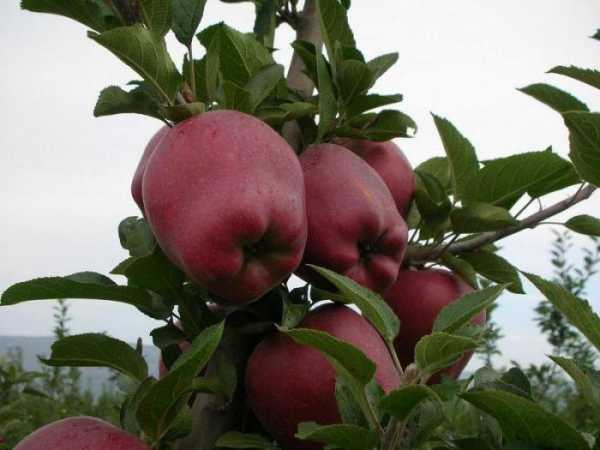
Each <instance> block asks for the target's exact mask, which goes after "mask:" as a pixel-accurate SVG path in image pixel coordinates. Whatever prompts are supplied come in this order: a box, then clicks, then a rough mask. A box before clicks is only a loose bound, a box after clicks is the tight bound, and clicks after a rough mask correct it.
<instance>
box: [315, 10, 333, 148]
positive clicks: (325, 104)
mask: <svg viewBox="0 0 600 450" xmlns="http://www.w3.org/2000/svg"><path fill="white" fill-rule="evenodd" d="M333 1H335V2H336V3H337V0H333ZM317 77H318V80H319V85H318V87H319V134H318V135H317V139H318V140H321V139H323V138H324V137H325V136H326V135H327V134H328V133H329V132H330V131H331V130H332V128H333V127H334V125H335V118H336V115H337V100H336V96H335V91H334V88H333V80H332V78H331V73H330V72H329V68H328V65H327V62H326V61H325V58H324V57H323V55H322V54H317Z"/></svg>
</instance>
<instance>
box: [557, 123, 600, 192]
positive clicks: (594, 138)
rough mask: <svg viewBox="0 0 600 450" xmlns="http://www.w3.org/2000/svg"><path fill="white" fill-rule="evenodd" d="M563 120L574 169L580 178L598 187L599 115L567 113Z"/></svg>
mask: <svg viewBox="0 0 600 450" xmlns="http://www.w3.org/2000/svg"><path fill="white" fill-rule="evenodd" d="M563 118H564V120H565V124H566V125H567V128H569V132H570V133H569V143H570V147H571V152H570V153H569V156H570V157H571V161H573V164H574V165H575V169H576V170H577V172H578V173H579V175H580V176H581V178H583V179H584V180H586V181H589V182H590V183H592V184H593V185H595V186H600V113H586V112H567V113H564V114H563Z"/></svg>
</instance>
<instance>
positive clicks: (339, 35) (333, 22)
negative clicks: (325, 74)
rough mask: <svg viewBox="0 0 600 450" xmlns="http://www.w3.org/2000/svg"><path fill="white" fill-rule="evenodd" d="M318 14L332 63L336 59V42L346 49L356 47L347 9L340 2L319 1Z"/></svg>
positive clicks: (336, 0) (331, 0)
mask: <svg viewBox="0 0 600 450" xmlns="http://www.w3.org/2000/svg"><path fill="white" fill-rule="evenodd" d="M317 13H318V15H319V21H320V23H321V35H322V37H323V42H324V43H325V47H326V48H327V54H328V55H329V60H330V61H334V59H335V44H336V42H339V43H340V44H341V45H343V46H346V47H356V43H355V41H354V35H353V34H352V30H351V29H350V25H349V24H348V16H347V12H346V8H344V7H343V6H342V5H341V4H340V2H338V0H317Z"/></svg>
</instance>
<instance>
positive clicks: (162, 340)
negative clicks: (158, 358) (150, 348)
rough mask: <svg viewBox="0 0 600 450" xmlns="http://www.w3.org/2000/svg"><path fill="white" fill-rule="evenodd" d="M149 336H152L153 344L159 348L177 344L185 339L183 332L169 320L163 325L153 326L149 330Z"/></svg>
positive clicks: (162, 348)
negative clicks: (152, 328) (153, 327)
mask: <svg viewBox="0 0 600 450" xmlns="http://www.w3.org/2000/svg"><path fill="white" fill-rule="evenodd" d="M150 336H152V343H153V344H154V346H155V347H158V348H159V349H161V350H164V349H165V348H167V347H170V346H172V345H177V344H179V343H181V342H183V341H185V339H186V335H185V333H184V332H183V331H182V330H181V328H179V327H178V326H176V325H175V324H174V323H173V322H169V323H167V324H166V325H165V326H163V327H159V328H155V329H154V330H152V331H151V332H150Z"/></svg>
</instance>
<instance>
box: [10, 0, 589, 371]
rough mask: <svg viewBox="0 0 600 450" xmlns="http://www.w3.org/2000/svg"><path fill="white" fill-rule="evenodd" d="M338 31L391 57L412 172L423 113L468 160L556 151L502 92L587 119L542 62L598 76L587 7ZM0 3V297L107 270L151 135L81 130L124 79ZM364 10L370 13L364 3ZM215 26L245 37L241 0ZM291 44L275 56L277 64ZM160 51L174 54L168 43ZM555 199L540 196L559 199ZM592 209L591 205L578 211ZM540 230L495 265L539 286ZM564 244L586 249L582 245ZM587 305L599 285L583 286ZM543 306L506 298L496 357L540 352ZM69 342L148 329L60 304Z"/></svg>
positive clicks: (44, 307) (18, 318)
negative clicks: (469, 150)
mask: <svg viewBox="0 0 600 450" xmlns="http://www.w3.org/2000/svg"><path fill="white" fill-rule="evenodd" d="M352 3H353V5H352V10H351V12H350V21H351V24H352V26H353V28H354V32H355V35H356V39H357V42H358V46H359V48H360V49H361V50H362V51H363V53H365V55H366V56H367V58H369V59H370V58H372V57H375V56H377V55H380V54H383V53H388V52H392V51H398V52H399V54H400V59H399V63H398V64H397V65H396V66H395V67H394V68H393V69H392V70H391V71H390V72H389V73H388V74H387V75H386V76H385V77H384V78H383V79H382V80H381V81H380V82H379V84H378V87H379V89H378V92H380V93H390V94H391V93H402V94H404V97H405V101H404V103H403V104H402V105H400V107H401V108H402V109H403V111H405V112H407V113H408V114H410V115H411V116H412V117H413V118H414V119H415V120H416V121H417V123H418V125H419V127H420V129H419V133H418V135H417V137H416V138H414V139H411V140H406V139H405V140H400V141H399V144H400V145H401V147H402V148H403V149H404V151H405V153H406V154H407V156H408V158H409V159H410V160H411V162H412V163H413V165H417V164H419V163H420V162H422V161H424V160H426V159H428V158H430V157H432V156H436V155H438V156H439V155H442V153H443V149H442V147H441V144H440V140H439V137H438V135H437V133H436V131H435V128H434V126H433V123H432V120H431V116H430V112H434V113H436V114H439V115H442V116H445V117H447V118H448V119H450V120H451V121H452V122H453V123H454V124H455V125H456V126H457V127H458V128H459V130H461V132H462V133H463V134H464V135H465V136H467V137H468V138H469V139H470V140H471V142H472V143H473V144H474V145H475V147H476V149H477V151H478V154H479V156H480V159H489V158H495V157H500V156H507V155H509V154H512V153H516V152H523V151H533V150H542V149H544V148H546V147H547V146H549V145H552V146H553V147H554V149H555V150H556V151H557V152H558V153H560V154H561V155H566V154H567V152H568V142H567V133H566V129H565V127H564V125H563V124H562V121H561V119H560V117H559V116H558V114H556V113H554V112H553V111H552V110H550V109H549V108H547V107H545V106H543V105H542V104H540V103H537V102H536V101H535V100H533V99H531V98H529V97H527V96H525V95H524V94H521V93H519V92H518V91H516V90H515V88H517V87H522V86H525V85H528V84H530V83H534V82H541V81H545V82H550V83H553V84H555V85H556V86H559V87H562V88H563V89H566V90H569V91H570V92H572V93H574V94H576V95H577V96H578V97H580V99H582V100H584V101H586V102H587V103H588V105H590V107H591V108H592V109H593V110H598V106H597V105H598V104H599V102H600V95H599V93H598V91H595V90H593V89H592V88H588V87H586V86H585V85H581V84H579V83H577V82H575V81H570V80H568V79H563V78H561V77H559V76H557V75H545V72H546V71H547V70H548V69H550V68H551V67H553V66H555V65H559V64H561V65H569V64H574V65H579V66H582V67H594V66H596V67H597V62H598V61H599V60H600V42H597V41H594V40H592V39H589V38H588V37H587V36H589V35H591V34H592V33H593V32H594V31H595V30H596V28H598V27H600V4H599V3H598V2H597V0H527V1H523V0H505V1H502V2H500V1H496V2H491V1H485V2H476V1H473V0H453V1H452V2H447V1H440V0H438V1H432V0H400V1H399V0H377V1H367V0H354V1H353V2H352ZM18 4H19V2H18V1H17V0H8V1H7V0H5V1H2V2H0V16H1V17H3V25H2V27H1V28H0V42H2V43H3V44H2V45H1V46H0V61H2V64H1V65H0V120H1V123H2V125H1V126H0V205H1V211H2V212H1V222H0V230H1V232H0V252H1V256H0V269H1V270H0V291H1V290H4V289H5V288H7V287H8V286H9V285H11V284H12V283H15V282H18V281H23V280H27V279H30V278H34V277H37V276H50V275H67V274H70V273H73V272H78V271H82V270H93V271H98V272H102V273H108V272H109V271H110V270H111V269H112V268H113V267H114V266H115V265H116V264H117V263H118V262H119V261H121V260H122V259H124V258H125V256H126V254H125V252H124V251H123V250H122V249H121V247H120V245H119V241H118V238H117V233H116V228H117V225H118V223H119V222H120V220H121V219H122V218H124V217H127V216H130V215H137V214H138V211H137V209H136V206H135V204H134V202H133V200H132V199H131V198H130V194H129V185H130V179H131V176H132V174H133V171H134V169H135V167H136V165H137V162H138V159H139V157H140V155H141V152H142V150H143V148H144V145H145V143H146V142H147V141H148V139H149V138H150V137H151V135H152V134H153V133H154V132H155V131H156V130H157V129H158V128H159V127H160V123H159V122H157V121H155V120H153V119H150V118H144V117H141V116H116V117H110V118H101V119H94V118H93V117H92V110H93V107H94V104H95V101H96V98H97V94H98V92H99V91H100V90H101V89H102V88H104V87H105V86H108V85H111V84H119V85H124V84H125V83H126V82H127V81H129V80H131V79H135V78H136V75H135V74H134V73H133V72H131V71H130V70H129V69H128V68H127V67H126V66H124V65H123V64H122V63H120V62H119V61H118V60H117V59H116V58H115V57H113V56H112V55H111V54H109V53H108V52H107V51H106V50H105V49H103V48H101V47H100V46H98V45H97V44H95V43H93V42H92V41H90V40H89V39H87V38H86V37H85V29H84V27H83V26H80V25H79V24H76V23H75V22H71V21H69V20H67V19H63V18H59V17H55V16H48V15H40V14H32V13H28V12H23V11H20V10H19V7H18ZM374 5H376V7H374ZM222 20H225V21H226V22H227V23H228V24H229V25H232V26H234V27H236V28H238V29H240V30H243V31H251V29H252V21H253V9H252V7H251V6H250V4H246V3H242V4H223V3H220V2H219V1H217V0H209V1H208V4H207V8H206V14H205V18H204V21H203V25H208V24H212V23H216V22H219V21H222ZM292 37H293V35H292V33H291V32H290V31H289V30H288V29H285V28H282V29H281V31H280V32H279V36H278V39H277V42H276V46H277V47H278V48H280V51H279V52H277V55H278V58H279V60H280V61H282V62H286V61H288V60H289V57H290V54H291V53H290V51H289V42H291V40H292ZM169 45H170V48H171V49H172V50H173V54H174V55H176V56H177V58H179V57H180V56H182V52H181V49H180V48H178V47H177V43H176V42H175V40H174V39H170V40H169ZM561 196H564V194H562V195H560V196H558V197H554V198H553V199H552V198H551V199H549V200H548V201H552V200H556V199H557V198H561ZM598 210H600V195H596V196H595V197H594V198H593V199H592V200H591V201H589V202H587V203H586V204H585V205H584V206H582V207H578V208H576V209H575V211H577V212H578V213H581V212H587V213H591V214H594V213H596V215H597V211H598ZM551 242H552V233H551V229H550V227H545V228H542V229H538V230H535V231H527V232H524V233H521V234H520V235H519V236H517V237H514V238H511V239H509V240H507V241H506V242H505V244H503V245H504V247H505V250H503V254H504V256H506V257H507V258H509V259H511V261H513V262H514V263H515V264H516V265H517V266H518V267H519V268H521V269H524V270H527V271H533V272H536V273H538V274H541V275H545V276H549V275H550V274H551V270H552V268H551V266H550V256H549V246H550V243H551ZM576 242H577V243H580V244H581V245H588V241H587V240H586V239H585V238H577V239H576ZM589 292H590V293H591V294H590V295H589V299H590V300H591V302H592V304H593V305H594V308H596V309H598V301H599V298H598V292H600V282H599V279H598V277H596V279H595V280H594V281H593V284H592V286H591V287H590V289H589ZM539 298H540V296H539V295H538V294H537V293H536V292H535V291H534V290H533V288H531V287H530V286H529V287H528V295H525V296H512V295H511V296H505V297H503V298H502V299H501V307H500V311H499V313H498V316H497V319H498V320H499V322H500V323H501V325H502V326H503V331H504V333H505V334H506V335H507V337H506V338H505V339H504V340H503V341H502V342H501V347H502V350H503V352H504V360H505V361H508V360H511V359H514V360H518V361H520V362H524V363H527V362H532V361H536V362H539V361H541V360H543V358H544V356H543V352H547V351H548V350H549V349H548V347H547V346H546V344H545V342H544V339H543V338H542V337H540V336H539V334H538V333H537V329H536V328H535V325H534V323H533V321H532V317H533V312H532V310H533V307H534V306H535V305H536V302H537V301H538V300H539ZM53 303H54V302H35V303H29V304H24V305H20V306H15V307H10V308H2V309H1V310H0V335H49V334H50V333H51V330H52V327H53V319H52V306H53ZM71 304H72V310H71V312H72V315H73V318H74V320H73V322H72V323H71V329H72V331H73V332H74V333H78V332H84V331H107V332H108V333H110V334H111V335H113V336H115V337H119V338H123V339H128V340H133V339H135V338H136V337H138V336H142V337H143V338H144V340H145V341H146V342H147V343H148V342H149V339H148V332H149V331H150V330H151V329H152V328H153V327H154V326H155V324H156V323H155V322H153V321H152V320H150V319H145V318H144V317H143V316H142V315H141V314H139V313H138V312H137V311H136V310H132V309H131V308H129V307H127V306H123V305H118V304H115V303H110V302H104V303H103V302H90V301H72V303H71Z"/></svg>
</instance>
